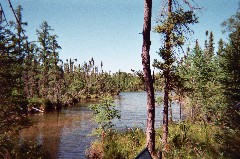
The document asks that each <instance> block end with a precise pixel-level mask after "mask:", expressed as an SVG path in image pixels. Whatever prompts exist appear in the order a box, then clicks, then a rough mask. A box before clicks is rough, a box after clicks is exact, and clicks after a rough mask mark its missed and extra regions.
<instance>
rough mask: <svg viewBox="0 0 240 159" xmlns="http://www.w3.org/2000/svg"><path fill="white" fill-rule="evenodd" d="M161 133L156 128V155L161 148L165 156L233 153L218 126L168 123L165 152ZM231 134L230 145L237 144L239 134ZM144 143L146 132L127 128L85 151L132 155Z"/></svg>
mask: <svg viewBox="0 0 240 159" xmlns="http://www.w3.org/2000/svg"><path fill="white" fill-rule="evenodd" d="M161 135H162V129H161V128H158V129H157V130H156V154H157V153H158V152H159V151H162V152H164V154H165V157H166V158H231V157H233V156H234V152H233V153H231V150H228V149H226V146H227V145H226V143H225V141H227V140H223V139H224V138H223V136H222V135H224V134H223V130H222V129H221V128H220V127H217V126H214V125H211V124H206V123H205V122H204V121H199V122H195V123H192V122H190V121H184V122H180V123H172V124H170V125H169V137H168V146H167V147H168V149H166V150H164V151H163V149H162V147H163V146H162V145H161ZM224 136H225V137H226V136H227V135H226V134H225V135H224ZM230 136H235V137H236V138H235V141H234V142H233V144H237V145H239V143H240V137H239V136H236V134H231V135H230ZM225 139H226V138H225ZM145 143H146V138H145V132H144V130H142V129H140V128H129V129H126V130H125V131H116V130H112V131H109V132H108V133H106V134H105V136H104V137H102V138H101V139H98V140H96V141H94V142H93V143H92V144H91V148H89V149H88V150H87V151H86V154H87V155H88V157H89V158H92V159H93V158H95V159H98V158H99V159H101V158H121V159H129V158H135V157H136V156H137V155H138V154H139V153H140V152H141V151H142V150H143V149H144V148H145ZM230 153H231V154H230ZM235 155H237V154H236V153H235ZM154 158H158V156H157V155H156V156H154Z"/></svg>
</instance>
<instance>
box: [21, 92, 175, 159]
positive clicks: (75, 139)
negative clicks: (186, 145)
mask: <svg viewBox="0 0 240 159" xmlns="http://www.w3.org/2000/svg"><path fill="white" fill-rule="evenodd" d="M156 95H157V96H161V95H162V93H160V92H158V93H156ZM146 102H147V101H146V93H145V92H122V93H120V95H119V96H117V97H116V98H115V105H116V108H117V109H118V110H120V111H121V119H120V120H114V123H115V125H116V128H117V129H125V128H126V127H141V128H143V129H145V126H146V116H147V114H146ZM88 104H91V103H79V104H77V105H75V106H73V107H69V108H65V109H62V110H61V111H60V112H50V113H44V114H36V115H31V118H32V120H33V121H34V122H35V123H34V124H33V126H31V127H30V128H27V129H24V130H23V131H22V132H21V138H23V139H26V140H35V141H37V142H38V143H41V144H43V146H44V147H45V148H47V149H48V150H49V151H50V153H51V157H52V158H59V159H70V158H71V159H85V158H86V156H85V150H86V148H88V147H89V146H90V143H91V141H92V140H93V137H91V136H89V134H90V133H91V131H92V129H93V128H95V127H96V124H95V123H94V122H93V121H92V117H93V112H92V111H90V110H89V109H88V108H87V105H88ZM172 108H173V119H174V120H178V119H179V114H178V112H179V107H178V106H177V104H176V103H173V106H172ZM161 122H162V107H160V106H156V122H155V126H156V127H159V126H160V125H161Z"/></svg>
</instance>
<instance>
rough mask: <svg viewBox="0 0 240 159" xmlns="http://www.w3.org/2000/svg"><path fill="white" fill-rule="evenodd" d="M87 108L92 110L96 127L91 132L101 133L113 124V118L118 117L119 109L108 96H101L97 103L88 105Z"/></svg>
mask: <svg viewBox="0 0 240 159" xmlns="http://www.w3.org/2000/svg"><path fill="white" fill-rule="evenodd" d="M89 108H90V109H91V110H93V111H94V118H93V119H94V121H95V122H96V123H97V124H98V127H97V128H96V130H95V131H94V133H93V134H97V135H101V134H102V135H103V134H105V133H106V132H107V130H109V129H111V128H112V127H113V126H115V125H114V124H113V122H112V120H113V119H115V118H117V119H120V118H121V116H120V114H119V113H120V111H119V110H117V109H116V108H115V105H114V100H113V98H112V97H110V96H105V97H103V99H102V100H100V103H99V104H93V105H90V106H89Z"/></svg>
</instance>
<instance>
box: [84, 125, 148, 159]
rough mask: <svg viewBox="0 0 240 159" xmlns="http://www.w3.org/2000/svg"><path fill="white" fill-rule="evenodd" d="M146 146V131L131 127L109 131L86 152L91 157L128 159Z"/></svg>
mask: <svg viewBox="0 0 240 159" xmlns="http://www.w3.org/2000/svg"><path fill="white" fill-rule="evenodd" d="M144 146H145V133H144V131H142V129H139V128H129V129H127V130H125V131H109V132H108V133H106V136H105V138H104V140H103V141H102V142H100V141H95V142H93V143H92V145H91V147H90V148H89V149H88V150H87V151H86V152H87V156H88V157H89V158H104V159H108V158H113V159H128V158H134V157H136V156H137V155H138V154H139V153H140V152H141V151H142V149H143V148H144Z"/></svg>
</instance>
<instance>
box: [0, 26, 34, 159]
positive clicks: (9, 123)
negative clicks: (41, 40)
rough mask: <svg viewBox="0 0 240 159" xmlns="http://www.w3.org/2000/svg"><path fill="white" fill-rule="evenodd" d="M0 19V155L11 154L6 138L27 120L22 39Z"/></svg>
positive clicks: (10, 136) (9, 139)
mask: <svg viewBox="0 0 240 159" xmlns="http://www.w3.org/2000/svg"><path fill="white" fill-rule="evenodd" d="M19 35H20V34H19V32H17V33H13V32H12V31H11V30H10V28H8V27H7V26H4V24H3V23H0V88H1V93H0V121H1V123H0V157H1V158H4V156H5V155H6V154H11V153H13V152H12V147H11V146H10V145H9V142H11V140H12V139H13V138H14V135H16V134H15V133H17V132H18V131H19V130H20V129H22V128H24V127H26V126H28V125H29V124H30V122H29V120H28V118H27V115H26V113H27V100H26V98H25V96H24V84H23V58H24V56H25V54H24V51H23V50H22V48H23V46H22V43H21V42H22V39H21V38H19V37H20V36H19Z"/></svg>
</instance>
